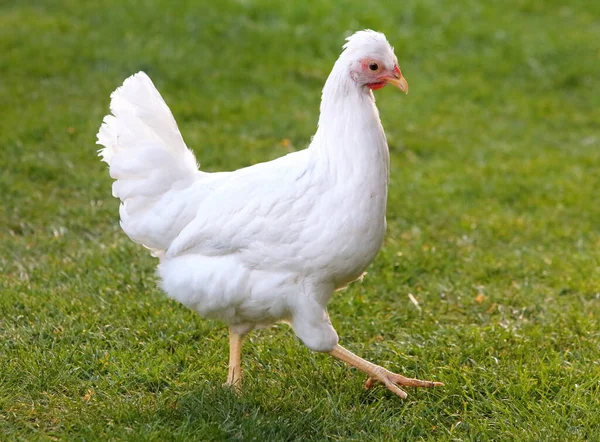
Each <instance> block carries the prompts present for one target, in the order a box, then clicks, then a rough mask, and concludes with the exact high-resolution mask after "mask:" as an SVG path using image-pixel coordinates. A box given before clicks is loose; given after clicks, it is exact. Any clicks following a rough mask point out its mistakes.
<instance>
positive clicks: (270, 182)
mask: <svg viewBox="0 0 600 442" xmlns="http://www.w3.org/2000/svg"><path fill="white" fill-rule="evenodd" d="M365 57H368V58H365ZM371 59H377V63H378V67H379V64H381V66H382V67H381V69H382V72H381V74H380V76H382V77H381V78H384V80H385V78H387V77H383V75H384V72H383V69H384V67H385V72H386V73H387V72H388V71H389V72H390V73H389V74H387V75H388V76H389V75H391V76H392V77H390V80H389V81H390V82H394V81H396V82H400V83H401V86H405V85H406V82H405V81H404V80H403V78H402V75H401V74H398V73H399V72H400V71H399V69H398V68H397V60H396V58H395V55H394V54H393V51H392V49H391V47H390V46H389V44H388V43H387V40H385V37H383V35H382V34H378V33H375V32H372V31H362V32H359V33H357V34H355V35H354V36H353V37H350V38H349V39H348V43H347V44H346V46H345V51H344V52H343V53H342V55H341V56H340V58H339V59H338V61H337V62H336V64H335V66H334V68H333V70H332V73H331V74H330V76H329V78H328V80H327V82H326V84H325V87H324V89H323V94H322V102H321V114H320V118H319V125H318V130H317V132H316V134H315V136H314V137H313V140H312V142H311V144H310V146H309V147H308V148H307V149H305V150H303V151H300V152H295V153H291V154H289V155H286V156H284V157H282V158H279V159H277V160H274V161H270V162H267V163H262V164H257V165H254V166H251V167H247V168H244V169H240V170H236V171H233V172H223V173H205V172H202V171H199V170H198V168H197V166H196V161H195V158H194V156H193V154H192V153H191V151H189V150H188V149H187V147H186V146H185V144H184V142H183V139H182V138H181V135H180V133H179V130H178V129H177V125H176V123H175V121H174V119H173V117H172V115H171V112H170V110H169V109H168V107H167V106H166V104H165V103H164V101H163V100H162V98H161V97H160V94H159V93H158V91H157V90H156V89H155V88H154V85H153V84H152V82H151V81H150V79H149V78H148V77H147V76H146V75H145V74H144V73H141V72H140V73H138V74H136V75H134V76H132V77H130V78H129V79H127V80H126V81H125V82H124V84H123V86H122V87H121V88H119V89H117V90H116V91H115V92H114V93H113V95H112V102H111V110H112V112H113V114H114V116H107V117H106V118H105V121H104V124H103V126H102V127H101V129H100V132H99V135H98V140H99V141H98V142H99V144H102V145H104V146H105V148H104V149H103V150H102V151H101V155H102V156H103V159H104V160H105V161H106V162H107V163H108V164H109V165H110V173H111V176H112V177H113V178H114V179H116V182H115V184H114V185H113V194H114V195H115V196H116V197H118V198H120V199H121V201H122V205H121V209H120V214H121V225H122V227H123V230H124V231H125V232H126V233H127V235H128V236H129V237H130V238H131V239H133V240H134V241H136V242H138V243H141V244H143V245H144V246H146V247H147V248H149V249H151V251H152V253H153V254H154V255H155V256H157V257H158V258H159V260H160V264H159V266H158V274H159V276H160V279H161V285H162V288H163V289H164V291H165V292H166V293H167V294H168V295H169V296H171V297H172V298H174V299H176V300H178V301H179V302H181V303H182V304H184V305H186V306H187V307H189V308H190V309H192V310H194V311H196V312H198V313H199V314H200V315H202V316H203V317H207V318H216V319H220V320H222V321H224V322H225V323H227V324H228V325H229V327H230V332H231V333H232V336H233V338H232V341H231V345H232V349H234V348H235V351H234V350H232V355H233V356H232V358H234V359H235V357H236V356H235V353H236V352H237V354H238V356H237V357H238V359H239V344H241V338H239V340H237V338H236V337H238V336H243V335H244V334H246V333H248V332H249V331H251V330H252V329H254V328H257V327H264V326H268V325H270V324H273V323H274V322H277V321H280V320H284V321H287V322H289V323H290V324H291V325H292V327H293V329H294V331H295V333H296V334H297V336H298V337H299V338H300V339H301V340H302V342H303V343H304V344H305V345H306V346H308V347H309V348H311V349H313V350H316V351H322V352H330V353H332V354H334V356H336V357H339V358H340V359H343V360H346V359H344V357H342V356H343V355H341V354H335V352H336V351H338V350H336V349H337V348H338V347H339V345H338V335H337V333H336V331H335V330H334V329H333V327H332V326H331V323H330V321H329V317H328V314H327V302H328V301H329V299H330V297H331V295H332V293H333V291H334V290H336V289H339V288H341V287H344V286H346V285H347V284H348V283H350V282H351V281H353V280H355V279H357V278H358V277H360V276H361V275H362V273H363V272H364V270H365V269H366V267H367V266H368V265H369V264H370V263H371V262H372V260H373V259H374V258H375V256H376V254H377V252H378V251H379V249H380V247H381V245H382V242H383V238H384V233H385V211H386V200H387V185H388V176H389V153H388V147H387V143H386V139H385V134H384V131H383V128H382V126H381V123H380V120H379V115H378V111H377V108H376V106H375V100H374V97H373V93H372V92H371V89H378V88H379V87H381V86H376V85H377V84H380V83H376V82H372V83H363V82H362V81H363V80H362V77H361V75H363V74H364V75H365V76H366V77H365V78H366V79H367V80H369V81H370V80H371V77H369V74H370V73H369V69H371V68H372V67H373V66H372V64H368V65H365V64H364V63H365V60H366V62H369V60H371ZM386 63H387V65H389V66H387V65H385V64H386ZM384 65H385V66H384ZM356 66H359V67H358V68H356ZM365 66H371V68H368V67H365ZM361 67H362V69H364V72H362V71H360V69H361ZM355 68H356V69H358V70H359V71H360V72H355V71H353V69H355ZM394 69H396V70H397V73H395V71H394ZM379 79H380V78H379V77H377V78H375V77H373V80H379ZM394 79H395V80H394ZM365 81H366V80H365ZM384 85H385V83H384ZM340 348H341V347H340ZM344 351H347V350H345V349H344ZM348 353H349V352H348ZM352 356H354V355H352ZM350 358H352V357H350ZM356 358H358V357H356ZM358 359H360V358H358ZM360 361H362V360H360ZM346 362H349V363H351V364H352V365H355V366H358V365H356V364H353V363H352V361H348V360H346ZM354 362H357V361H356V360H355V361H354ZM364 362H366V361H364ZM367 364H370V363H367ZM234 365H235V364H234ZM238 365H239V364H238ZM371 365H373V364H371ZM373 367H377V366H373ZM359 368H361V367H359ZM377 368H379V369H381V367H377ZM362 369H364V367H363V368H362ZM235 370H237V371H238V372H239V367H237V368H235ZM381 370H384V369H381ZM365 371H367V373H369V374H370V375H371V378H373V379H374V380H380V381H382V382H384V383H386V385H388V383H387V382H386V381H385V380H383V379H380V377H381V376H379V377H377V376H375V375H374V374H373V373H372V371H373V370H371V372H370V371H368V370H365ZM388 373H390V372H388ZM230 378H231V379H230V380H235V381H236V382H237V380H239V376H238V377H237V378H236V376H235V375H234V374H232V369H231V366H230ZM411 381H412V380H411ZM393 382H395V383H399V382H398V381H397V380H395V381H393ZM418 382H424V381H418ZM430 384H432V385H433V384H434V383H430ZM405 385H413V384H405ZM432 385H426V386H432ZM388 388H390V387H389V385H388ZM396 388H397V387H396ZM398 390H399V389H398ZM400 391H401V390H400ZM395 392H396V393H398V392H397V391H395ZM398 394H400V393H398Z"/></svg>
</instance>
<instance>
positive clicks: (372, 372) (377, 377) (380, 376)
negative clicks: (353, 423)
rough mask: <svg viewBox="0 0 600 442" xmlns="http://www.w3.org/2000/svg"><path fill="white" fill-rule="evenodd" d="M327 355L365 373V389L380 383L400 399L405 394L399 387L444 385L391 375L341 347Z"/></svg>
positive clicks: (404, 397) (336, 347)
mask: <svg viewBox="0 0 600 442" xmlns="http://www.w3.org/2000/svg"><path fill="white" fill-rule="evenodd" d="M329 354H330V355H332V356H334V357H336V358H338V359H340V360H342V361H344V362H346V363H347V364H350V365H352V366H353V367H356V368H358V369H359V370H361V371H364V372H365V373H367V374H368V375H369V378H368V379H367V381H366V382H365V384H364V386H365V388H366V389H369V388H371V387H372V386H373V385H374V384H375V382H381V383H383V384H384V385H385V386H386V387H387V389H388V390H390V391H391V392H393V393H394V394H396V395H398V396H400V397H401V398H402V399H406V397H407V394H406V392H405V391H404V390H402V389H401V388H400V387H399V385H401V386H403V387H426V388H430V387H441V386H443V385H444V384H443V383H442V382H434V381H421V380H419V379H413V378H407V377H405V376H402V375H400V374H396V373H392V372H391V371H389V370H387V369H385V368H383V367H380V366H379V365H375V364H373V363H371V362H369V361H367V360H365V359H363V358H361V357H359V356H357V355H355V354H354V353H352V352H351V351H349V350H346V349H345V348H344V347H342V346H341V345H336V346H335V347H334V348H333V350H331V351H330V352H329Z"/></svg>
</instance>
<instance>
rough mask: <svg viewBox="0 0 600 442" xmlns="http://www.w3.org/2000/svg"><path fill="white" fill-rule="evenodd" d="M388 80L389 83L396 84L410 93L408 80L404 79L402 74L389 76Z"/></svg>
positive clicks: (403, 90) (406, 92)
mask: <svg viewBox="0 0 600 442" xmlns="http://www.w3.org/2000/svg"><path fill="white" fill-rule="evenodd" d="M386 82H387V83H388V84H391V85H393V86H396V87H397V88H398V89H400V90H401V91H402V92H404V93H405V94H408V83H407V82H406V80H405V79H404V77H403V76H402V75H400V76H398V77H394V78H388V79H387V80H386Z"/></svg>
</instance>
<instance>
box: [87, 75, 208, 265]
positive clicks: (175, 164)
mask: <svg viewBox="0 0 600 442" xmlns="http://www.w3.org/2000/svg"><path fill="white" fill-rule="evenodd" d="M110 110H111V112H112V115H107V116H106V117H104V121H103V123H102V126H101V127H100V130H99V132H98V141H97V144H100V145H102V146H104V148H102V149H100V150H99V151H98V152H99V156H100V157H101V158H102V160H103V161H104V162H106V163H107V164H108V165H109V168H110V176H111V177H112V178H113V179H114V180H115V182H114V183H113V196H115V197H117V198H119V199H120V200H121V208H120V215H121V226H122V228H123V230H124V231H125V233H127V235H128V236H129V237H130V238H131V239H133V240H134V241H136V242H138V243H141V244H143V245H144V246H146V247H148V248H149V249H151V250H153V251H154V252H155V253H154V254H157V255H160V254H161V252H162V251H164V250H166V249H167V248H168V246H169V244H170V242H171V240H172V239H173V238H172V236H173V234H175V233H177V231H178V229H177V226H175V225H174V224H176V223H178V221H177V215H181V212H182V211H183V210H184V207H176V206H177V205H179V204H182V203H181V202H177V201H182V200H181V199H180V198H179V199H178V198H174V193H177V192H180V191H181V190H182V189H186V188H188V187H189V186H190V184H191V183H193V182H194V181H195V180H196V179H197V177H198V175H199V174H200V173H201V172H199V170H198V165H197V162H196V158H195V157H194V154H193V153H192V152H191V151H190V150H189V149H188V148H187V147H186V145H185V142H184V141H183V138H182V136H181V133H180V132H179V129H178V127H177V123H176V122H175V119H174V118H173V114H172V113H171V111H170V110H169V107H168V106H167V104H166V103H165V101H164V100H163V98H162V97H161V95H160V93H159V92H158V90H156V88H155V87H154V84H153V83H152V81H151V80H150V78H149V77H148V76H147V75H146V74H145V73H144V72H138V73H137V74H135V75H132V76H131V77H129V78H128V79H126V80H125V82H124V83H123V85H122V86H121V87H119V88H118V89H117V90H115V91H114V92H113V93H112V94H111V103H110ZM157 206H160V209H161V210H157V209H158V208H159V207H157ZM169 213H171V214H173V216H172V217H170V216H168V214H169ZM159 215H160V216H159Z"/></svg>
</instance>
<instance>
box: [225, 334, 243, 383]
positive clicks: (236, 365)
mask: <svg viewBox="0 0 600 442" xmlns="http://www.w3.org/2000/svg"><path fill="white" fill-rule="evenodd" d="M243 339H244V336H243V335H240V334H238V333H235V332H233V331H232V330H231V328H230V329H229V374H228V375H227V382H225V385H227V386H229V387H233V389H234V391H235V392H236V393H239V392H240V387H241V381H242V340H243Z"/></svg>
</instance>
